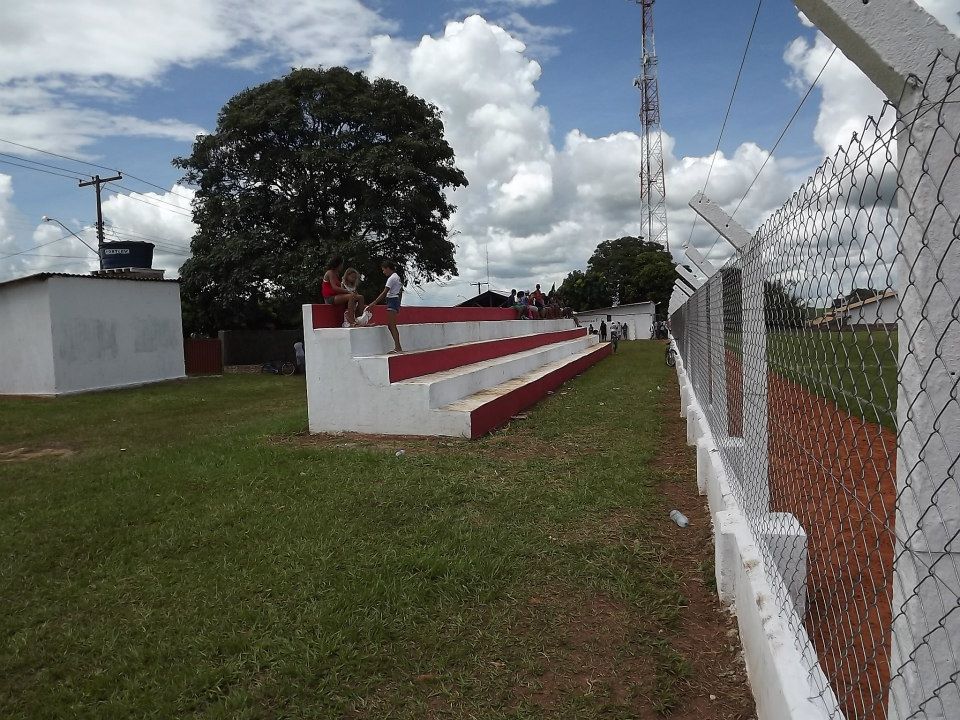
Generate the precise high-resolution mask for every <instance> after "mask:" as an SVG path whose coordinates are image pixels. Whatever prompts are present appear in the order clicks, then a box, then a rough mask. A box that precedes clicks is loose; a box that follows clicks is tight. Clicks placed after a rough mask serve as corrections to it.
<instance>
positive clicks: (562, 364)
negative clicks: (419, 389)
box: [439, 342, 610, 438]
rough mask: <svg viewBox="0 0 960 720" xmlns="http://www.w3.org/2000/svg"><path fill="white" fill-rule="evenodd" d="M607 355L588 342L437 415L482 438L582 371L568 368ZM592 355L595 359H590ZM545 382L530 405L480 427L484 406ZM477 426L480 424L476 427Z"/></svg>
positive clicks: (524, 404) (520, 405) (502, 413)
mask: <svg viewBox="0 0 960 720" xmlns="http://www.w3.org/2000/svg"><path fill="white" fill-rule="evenodd" d="M609 352H610V347H609V346H608V345H606V344H603V345H601V344H598V343H597V342H594V343H592V344H591V345H590V346H589V347H586V348H585V349H582V350H580V351H579V352H576V353H574V354H572V355H567V356H566V357H564V358H562V359H560V360H555V361H553V362H550V363H547V364H546V365H541V366H540V367H538V368H536V369H535V370H531V371H529V372H527V373H524V374H523V375H518V376H517V377H514V378H511V379H510V380H507V381H505V382H502V383H500V384H499V385H495V386H493V387H488V388H486V389H483V390H480V391H478V392H475V393H473V394H471V395H468V396H467V397H464V398H461V399H460V400H456V401H455V402H452V403H449V404H448V405H444V406H443V407H441V408H440V410H439V412H441V413H444V414H446V415H448V416H449V417H450V418H451V420H453V419H454V418H460V421H459V422H466V423H467V424H468V425H469V426H470V428H471V437H475V438H476V437H480V436H481V435H485V434H486V433H487V432H489V431H490V430H491V429H493V428H495V427H498V426H499V425H502V424H503V423H504V422H506V421H508V420H509V419H510V418H511V417H512V416H513V415H514V414H515V413H516V412H519V411H520V410H523V409H525V408H527V407H529V406H530V405H532V404H534V403H535V402H537V400H539V399H541V398H542V397H543V396H545V395H546V394H547V392H549V391H551V390H553V389H555V388H557V387H559V386H560V385H562V384H563V383H564V382H565V381H566V380H567V379H569V377H572V376H574V375H578V374H579V373H580V372H583V369H574V370H573V371H571V372H569V373H565V371H566V370H567V369H568V368H571V367H572V366H576V365H577V364H578V363H579V364H584V363H586V365H587V366H589V365H592V364H594V363H595V362H597V360H598V359H600V358H602V357H604V356H606V355H608V354H609ZM592 356H597V357H596V358H593V357H592ZM544 382H546V384H544V385H542V387H540V389H539V390H538V391H537V392H536V396H537V397H536V399H535V400H533V402H529V401H527V400H520V401H517V403H516V404H515V406H514V407H513V408H511V409H508V410H503V409H500V410H498V411H496V412H494V413H493V415H495V416H496V417H497V419H496V420H494V421H491V422H487V423H486V424H484V418H482V417H478V416H480V415H482V414H483V411H484V409H485V408H486V407H489V406H492V405H494V404H496V403H497V402H498V401H501V400H503V399H509V396H510V395H511V394H514V393H517V392H518V391H523V390H524V389H525V388H532V387H537V386H538V385H539V384H541V383H544ZM459 422H452V423H451V424H459ZM478 424H479V425H480V426H479V427H478Z"/></svg>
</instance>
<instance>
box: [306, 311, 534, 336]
mask: <svg viewBox="0 0 960 720" xmlns="http://www.w3.org/2000/svg"><path fill="white" fill-rule="evenodd" d="M343 309H344V308H343V305H314V306H313V308H312V314H313V328H314V329H315V330H318V329H320V328H338V327H340V326H341V325H342V324H343ZM370 310H371V312H372V313H373V323H374V324H376V325H386V324H387V306H386V305H374V306H373V307H371V308H370ZM516 317H517V312H516V310H513V309H512V308H470V307H466V308H462V307H417V306H414V307H404V308H401V310H400V315H399V316H398V317H397V325H420V324H425V323H446V322H491V321H496V320H515V319H516Z"/></svg>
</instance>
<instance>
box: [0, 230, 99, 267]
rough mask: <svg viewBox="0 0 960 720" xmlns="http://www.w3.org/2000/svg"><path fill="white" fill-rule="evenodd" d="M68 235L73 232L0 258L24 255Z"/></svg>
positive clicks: (63, 238) (71, 235)
mask: <svg viewBox="0 0 960 720" xmlns="http://www.w3.org/2000/svg"><path fill="white" fill-rule="evenodd" d="M84 230H89V228H81V230H80V231H81V232H83V231H84ZM70 237H74V235H73V233H69V234H67V235H64V236H63V237H58V238H57V239H56V240H48V241H47V242H42V243H40V244H39V245H34V246H33V247H30V248H27V249H26V250H18V251H17V252H14V253H8V254H6V255H0V260H6V259H7V258H12V257H14V256H16V255H24V254H26V253H28V252H31V251H32V250H38V249H39V248H42V247H46V246H47V245H53V244H54V243H58V242H60V241H61V240H66V239H67V238H70Z"/></svg>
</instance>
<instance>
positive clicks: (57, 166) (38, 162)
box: [0, 152, 73, 173]
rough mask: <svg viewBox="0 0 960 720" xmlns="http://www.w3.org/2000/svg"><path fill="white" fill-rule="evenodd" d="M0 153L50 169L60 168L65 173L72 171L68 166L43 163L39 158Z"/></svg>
mask: <svg viewBox="0 0 960 720" xmlns="http://www.w3.org/2000/svg"><path fill="white" fill-rule="evenodd" d="M0 155H2V156H3V157H8V158H13V159H14V160H19V161H20V162H25V163H30V164H31V165H39V166H41V167H45V168H51V169H52V170H60V171H61V172H65V173H72V172H73V170H71V169H70V168H65V167H60V166H59V165H50V164H49V163H43V162H40V161H39V160H30V159H29V158H24V157H20V156H19V155H11V154H10V153H5V152H0Z"/></svg>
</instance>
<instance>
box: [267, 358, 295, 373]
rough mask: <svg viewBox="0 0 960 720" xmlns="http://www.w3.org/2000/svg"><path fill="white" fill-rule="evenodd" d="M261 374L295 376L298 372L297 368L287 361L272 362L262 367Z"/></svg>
mask: <svg viewBox="0 0 960 720" xmlns="http://www.w3.org/2000/svg"><path fill="white" fill-rule="evenodd" d="M260 372H262V373H269V374H271V375H293V374H294V373H296V372H297V366H296V365H295V364H293V363H292V362H289V361H287V360H282V361H281V360H271V361H270V362H266V363H264V364H263V365H261V366H260Z"/></svg>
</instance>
